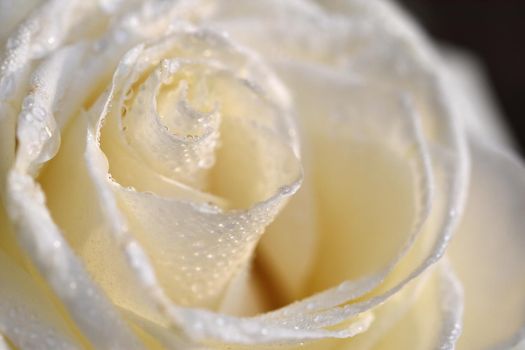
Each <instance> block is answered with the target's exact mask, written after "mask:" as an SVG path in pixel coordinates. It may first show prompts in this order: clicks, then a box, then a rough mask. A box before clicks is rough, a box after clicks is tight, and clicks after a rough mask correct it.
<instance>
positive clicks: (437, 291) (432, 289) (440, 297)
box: [341, 261, 463, 350]
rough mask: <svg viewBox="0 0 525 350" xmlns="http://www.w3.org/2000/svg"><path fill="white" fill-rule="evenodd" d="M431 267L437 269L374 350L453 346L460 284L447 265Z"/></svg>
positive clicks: (458, 320)
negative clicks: (408, 308) (409, 307)
mask: <svg viewBox="0 0 525 350" xmlns="http://www.w3.org/2000/svg"><path fill="white" fill-rule="evenodd" d="M445 263H446V261H445ZM432 270H437V271H431V273H432V277H431V278H430V280H429V281H427V283H425V285H424V287H423V288H424V290H423V292H422V294H421V295H420V296H419V298H418V300H417V302H416V303H414V304H413V305H412V307H411V309H410V311H409V312H408V313H407V314H406V315H405V316H403V317H402V318H401V320H399V322H397V323H396V325H395V326H394V327H393V328H392V329H391V330H390V331H389V332H388V334H387V335H386V336H385V337H383V338H382V339H381V340H380V341H379V342H378V344H377V345H376V346H374V347H373V349H377V350H379V349H407V350H408V349H413V350H416V349H443V350H445V349H447V350H452V349H454V348H455V343H456V341H457V339H458V337H459V335H460V333H461V327H462V316H463V315H462V311H463V309H462V305H463V294H462V288H461V284H460V282H459V281H458V279H457V277H456V276H455V275H454V273H453V271H452V270H451V268H450V266H448V264H443V263H440V264H438V266H436V267H433V268H432ZM341 349H346V348H345V347H342V348H341ZM348 349H354V348H353V347H349V348H348Z"/></svg>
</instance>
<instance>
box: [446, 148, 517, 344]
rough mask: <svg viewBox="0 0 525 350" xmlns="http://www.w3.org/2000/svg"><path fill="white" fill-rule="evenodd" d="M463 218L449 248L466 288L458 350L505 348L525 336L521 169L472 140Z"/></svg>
mask: <svg viewBox="0 0 525 350" xmlns="http://www.w3.org/2000/svg"><path fill="white" fill-rule="evenodd" d="M470 146H471V147H470V148H471V153H472V166H473V167H472V176H471V184H470V190H469V197H468V203H467V207H466V211H465V215H464V217H463V219H462V222H461V226H460V227H459V231H458V234H457V235H456V236H455V237H454V240H453V241H452V244H451V246H450V249H449V255H450V258H451V261H452V264H453V266H454V268H455V270H456V271H457V273H458V276H459V279H460V280H461V282H462V284H463V286H464V288H465V328H464V332H463V335H462V336H461V338H460V341H459V346H458V348H459V349H496V348H506V346H507V347H508V346H510V345H511V344H512V342H513V341H517V339H518V335H521V337H523V336H524V334H525V261H524V254H523V249H524V247H525V235H524V232H523V231H524V229H523V226H522V223H523V211H524V209H525V203H524V200H523V198H525V168H524V167H523V163H522V161H520V160H518V159H516V157H515V156H514V155H511V154H508V153H507V152H506V151H502V150H500V149H498V148H495V147H494V146H490V145H488V144H484V143H483V142H482V141H481V140H477V139H473V140H472V142H471V143H470Z"/></svg>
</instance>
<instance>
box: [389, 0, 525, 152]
mask: <svg viewBox="0 0 525 350" xmlns="http://www.w3.org/2000/svg"><path fill="white" fill-rule="evenodd" d="M398 1H399V2H400V3H401V4H402V5H403V6H404V7H405V8H406V9H407V10H408V11H409V12H411V13H412V14H414V16H415V17H416V18H417V20H418V21H419V23H420V24H422V26H423V27H424V28H425V29H426V30H427V32H428V33H430V35H431V36H432V37H434V38H435V39H436V40H438V41H441V42H444V43H449V44H453V45H454V46H456V47H461V48H464V49H467V50H468V51H469V52H470V53H473V54H474V55H475V56H476V57H477V58H478V59H479V60H480V61H481V62H482V64H483V65H484V66H485V69H486V73H487V75H488V79H489V82H490V83H491V85H492V90H493V91H494V93H495V95H496V99H497V102H499V105H500V107H501V110H502V112H503V114H504V116H505V117H506V119H507V125H508V129H509V130H510V131H511V132H512V133H513V136H514V138H515V141H516V142H515V143H516V146H517V147H518V148H519V149H520V151H521V153H522V155H523V154H524V152H523V151H524V150H525V96H523V95H524V94H525V0H398Z"/></svg>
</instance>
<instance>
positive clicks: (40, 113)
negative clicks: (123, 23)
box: [6, 9, 140, 348]
mask: <svg viewBox="0 0 525 350" xmlns="http://www.w3.org/2000/svg"><path fill="white" fill-rule="evenodd" d="M45 10H49V9H45ZM39 35H45V31H44V33H40V34H39ZM36 42H37V43H38V40H37V41H36ZM33 44H35V43H33ZM29 47H31V45H29ZM15 51H16V50H15ZM74 54H78V52H76V51H75V50H74V49H71V50H67V49H65V50H62V51H60V52H59V53H57V54H56V55H53V56H51V57H50V58H49V59H48V60H45V61H44V62H43V63H42V64H41V65H40V66H39V67H38V68H37V69H36V70H35V72H34V73H33V74H32V76H31V89H30V94H29V95H27V96H26V97H25V98H24V104H23V106H22V111H21V112H20V116H19V121H18V124H17V140H18V145H19V147H18V149H17V154H16V159H15V166H14V168H12V169H11V170H10V171H9V173H8V176H7V186H6V187H7V196H6V197H7V200H6V207H7V210H8V213H9V218H10V220H11V223H12V224H13V226H14V228H15V231H16V237H17V239H18V241H19V244H20V245H21V246H22V247H23V249H24V251H25V252H26V253H27V254H28V255H29V257H30V258H31V260H32V261H33V263H34V264H35V265H36V267H37V269H38V271H39V273H40V274H42V275H43V277H44V278H45V279H46V281H47V282H48V283H49V284H50V286H51V287H52V289H53V290H54V292H56V293H57V295H58V296H59V297H60V298H61V299H62V301H63V302H64V304H65V305H66V307H67V308H68V311H69V312H70V313H71V316H72V318H73V319H74V320H75V321H76V322H77V324H78V326H79V328H80V329H81V330H82V332H83V333H84V335H85V336H86V337H87V338H88V339H89V341H90V342H92V343H93V344H94V345H96V346H100V347H107V348H112V347H120V346H125V347H131V348H140V345H139V344H138V343H137V342H136V340H135V339H134V336H133V335H132V334H131V332H130V331H129V330H128V329H127V328H126V325H125V324H124V323H123V322H122V320H120V318H119V315H118V314H117V313H116V312H115V310H114V309H113V307H112V306H111V304H110V303H109V301H108V300H107V299H106V298H105V296H104V294H103V293H102V292H101V291H100V290H99V289H98V287H96V286H95V285H94V284H93V282H92V280H91V279H90V277H89V275H88V274H87V273H86V271H85V270H84V267H83V266H82V263H81V262H80V261H79V260H78V258H77V257H76V256H75V255H74V253H73V252H72V251H71V249H70V248H69V246H68V245H67V243H66V242H65V240H64V239H63V236H62V233H61V232H60V230H59V229H58V227H56V225H55V224H54V222H53V220H52V218H51V216H50V214H49V211H48V210H47V208H46V206H45V196H44V194H43V192H42V190H41V188H40V186H39V185H38V184H37V183H36V181H35V179H34V176H35V174H36V173H37V171H38V169H39V168H40V165H41V163H43V162H45V161H47V160H48V159H49V158H51V157H52V156H53V154H54V153H55V151H56V149H57V147H58V130H57V128H56V121H55V119H54V116H53V112H54V109H53V104H54V103H56V101H57V100H58V99H59V96H58V95H59V94H60V88H59V87H57V86H58V85H59V83H60V82H62V80H63V78H64V75H67V74H68V71H67V69H65V68H64V66H63V65H64V64H65V63H68V59H69V58H70V57H71V56H72V55H74ZM23 58H24V59H29V58H30V57H29V58H28V57H23ZM21 64H24V63H23V59H22V63H21ZM10 67H11V68H10V69H14V70H15V71H16V65H15V66H10ZM13 74H15V73H13Z"/></svg>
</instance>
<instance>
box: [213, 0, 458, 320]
mask: <svg viewBox="0 0 525 350" xmlns="http://www.w3.org/2000/svg"><path fill="white" fill-rule="evenodd" d="M270 5H272V6H269V7H270V8H271V10H268V11H263V16H262V19H261V18H260V17H258V16H256V15H255V12H256V11H255V10H253V9H254V8H256V7H250V6H244V7H241V8H242V9H243V11H247V13H248V15H246V14H245V15H244V17H245V19H240V20H237V19H235V18H231V17H229V16H228V13H227V11H226V14H225V13H221V12H219V15H218V22H217V23H216V25H217V26H219V27H221V28H224V29H226V30H228V31H230V33H231V34H232V36H233V37H235V38H236V39H239V40H240V41H241V42H245V43H247V44H252V45H254V47H256V48H258V49H259V50H260V51H261V52H262V53H263V54H264V55H265V56H267V57H268V58H269V59H270V60H271V61H272V62H274V64H275V65H277V66H279V65H285V64H288V66H289V67H291V68H290V69H288V67H287V68H286V69H283V70H282V71H284V72H282V74H283V75H286V74H287V73H288V71H290V70H292V71H293V69H294V68H296V67H298V66H301V65H305V66H311V67H313V68H314V69H313V70H317V71H329V72H331V74H332V75H334V76H345V77H346V78H345V79H348V80H353V81H355V82H360V81H361V82H363V83H365V84H366V83H368V82H372V86H379V87H381V86H383V87H385V86H386V87H390V88H392V89H394V90H398V91H403V94H405V95H406V96H408V100H409V101H410V104H409V106H410V107H411V108H413V112H414V117H415V118H416V119H417V120H419V122H420V124H421V129H422V134H423V137H422V138H423V139H424V140H425V141H426V142H428V150H429V156H430V157H431V163H432V169H433V172H432V175H433V178H434V181H433V186H434V187H435V189H436V191H435V197H434V198H432V200H433V203H432V212H431V216H430V217H428V218H427V220H426V221H425V224H424V226H423V229H422V230H421V232H420V233H421V234H420V235H419V236H418V238H417V239H416V240H415V241H414V242H413V243H414V247H413V248H412V249H410V251H408V255H407V256H406V257H405V258H403V259H402V260H401V261H399V264H397V265H396V268H395V270H394V271H395V273H391V274H388V272H389V269H387V270H383V272H382V273H380V274H378V275H376V276H375V280H374V278H372V279H370V278H368V279H364V281H363V280H361V281H358V282H356V283H353V284H351V283H349V284H346V285H344V288H342V289H343V290H346V295H347V296H351V295H352V296H354V297H357V296H358V295H362V293H363V292H364V291H367V290H370V289H371V288H373V287H374V286H378V284H379V283H380V282H381V281H382V277H386V276H387V275H389V276H390V278H388V279H387V280H386V281H385V282H386V283H383V284H382V286H381V288H379V289H377V290H375V291H374V293H372V294H370V295H369V298H367V299H365V300H364V301H362V302H359V303H356V304H354V305H351V306H347V307H346V308H340V309H336V310H331V311H329V310H327V311H326V312H325V313H324V314H325V315H332V316H333V315H334V313H335V314H339V315H341V317H345V316H342V315H347V316H346V317H348V316H349V315H351V314H355V313H357V312H359V310H364V309H367V308H369V307H372V306H373V305H376V304H377V303H380V302H382V301H384V300H385V299H386V298H388V297H390V296H392V295H394V294H395V293H396V292H397V291H399V290H400V289H401V288H402V287H403V285H404V284H406V283H407V281H409V280H410V279H412V278H414V277H415V276H417V275H418V274H419V273H421V272H422V271H424V270H425V269H426V268H427V267H428V266H429V265H431V264H432V263H434V262H436V261H437V260H438V259H439V258H440V257H441V256H442V254H443V252H444V250H445V248H446V245H447V242H448V240H449V239H450V237H451V235H452V232H453V229H454V227H455V224H456V222H457V217H458V214H459V213H460V212H461V208H462V203H463V198H464V192H465V190H466V186H465V184H466V175H467V170H468V158H467V154H466V147H465V142H464V139H463V136H462V134H461V131H460V130H459V129H458V125H457V124H458V123H457V120H456V119H457V118H456V117H455V116H453V115H452V113H451V99H450V97H449V96H448V95H446V93H447V91H446V89H445V88H444V87H443V85H442V83H443V82H442V81H441V78H440V70H441V63H440V62H439V60H438V59H437V56H436V55H435V54H434V53H433V51H432V50H431V49H430V48H429V47H428V45H427V43H426V42H425V38H424V37H423V36H422V35H421V33H420V32H419V31H418V30H417V28H415V27H414V26H413V24H412V23H411V21H410V20H409V19H407V18H406V17H405V16H404V15H403V14H402V13H401V12H400V11H398V10H397V9H396V8H395V7H394V6H393V5H391V4H389V3H387V2H382V1H346V2H345V1H341V2H334V3H329V5H334V6H336V7H337V6H339V5H341V8H342V9H343V10H344V11H342V12H336V11H334V12H333V13H327V12H324V11H323V10H321V9H319V8H316V6H315V5H314V6H310V5H305V2H301V1H296V2H290V3H287V5H288V6H284V7H279V5H278V3H277V2H275V3H273V2H270ZM226 8H227V9H228V10H231V11H235V10H234V9H231V8H230V7H227V6H226ZM291 9H293V10H291ZM345 9H346V10H348V11H346V10H345ZM252 10H253V12H250V11H252ZM272 11H273V12H272ZM345 11H346V12H345ZM343 14H344V15H343ZM292 19H293V20H292ZM327 33H329V34H327ZM302 89H305V87H304V84H303V85H301V84H297V85H296V86H293V87H292V91H293V90H297V91H299V92H300V91H301V90H302ZM296 94H297V92H296ZM321 96H325V95H324V94H323V95H321ZM378 101H379V100H378ZM378 103H379V102H378ZM299 117H301V115H299ZM378 129H381V128H380V127H378ZM385 129H386V130H389V129H388V128H385ZM325 158H326V157H325ZM323 160H324V158H323ZM366 163H368V159H367V162H366ZM366 163H365V164H366ZM343 164H344V163H343ZM306 176H308V174H306ZM396 209H398V208H397V207H396ZM340 246H342V245H340ZM363 251H366V252H367V251H368V250H366V249H363ZM365 266H368V265H365ZM380 276H382V277H380ZM357 291H360V292H357ZM349 299H351V298H347V299H346V300H349ZM325 300H332V301H333V302H337V301H336V300H340V299H336V298H327V299H325ZM311 301H312V300H310V299H309V300H307V301H304V302H300V303H298V304H297V305H294V306H290V307H289V308H284V309H283V310H282V311H283V312H284V310H288V311H292V312H293V310H295V311H297V312H299V311H298V310H301V311H300V312H301V313H302V314H303V315H304V313H305V312H307V311H308V309H306V306H307V305H308V304H309V303H310V302H311ZM310 305H311V304H310ZM320 305H325V304H324V303H321V304H320ZM313 308H314V309H315V303H314V306H313ZM345 310H346V311H345ZM276 314H277V315H279V314H280V313H279V312H278V313H276ZM301 317H302V316H301ZM308 317H310V315H309V316H308ZM311 317H313V314H312V315H311ZM331 319H332V320H333V318H332V317H331Z"/></svg>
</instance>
